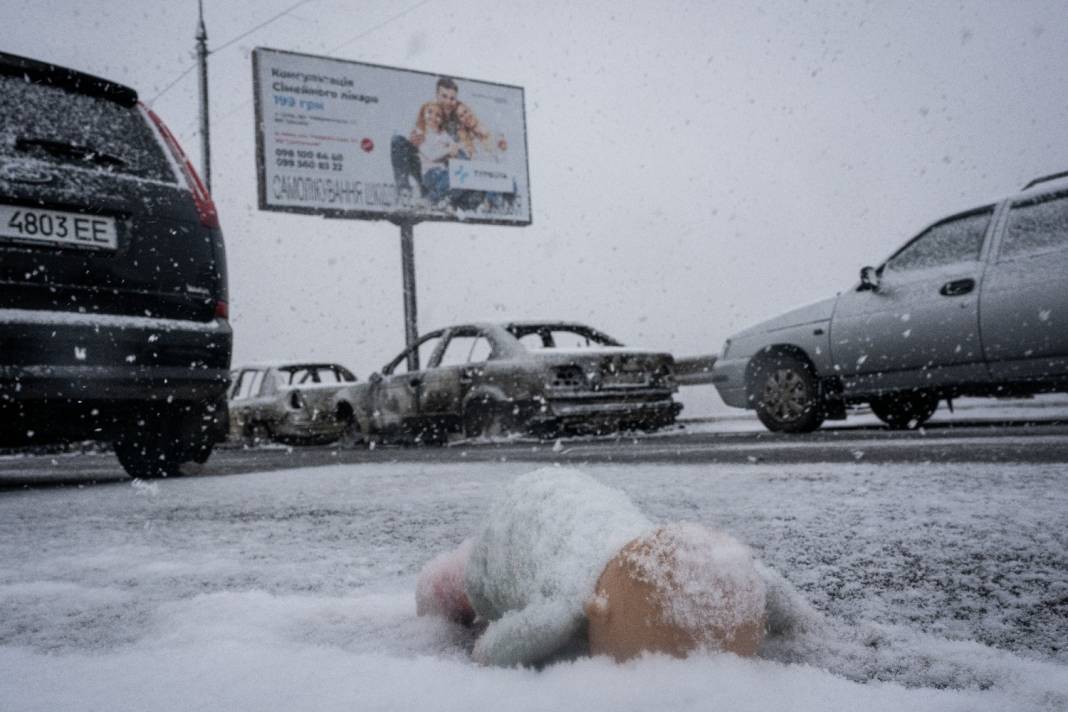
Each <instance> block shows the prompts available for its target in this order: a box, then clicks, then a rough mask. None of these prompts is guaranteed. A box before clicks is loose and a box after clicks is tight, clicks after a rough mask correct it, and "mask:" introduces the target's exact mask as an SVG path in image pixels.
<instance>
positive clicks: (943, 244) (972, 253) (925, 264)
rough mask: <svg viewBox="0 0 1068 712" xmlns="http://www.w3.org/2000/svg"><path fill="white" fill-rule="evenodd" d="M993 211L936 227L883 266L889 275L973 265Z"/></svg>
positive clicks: (980, 249)
mask: <svg viewBox="0 0 1068 712" xmlns="http://www.w3.org/2000/svg"><path fill="white" fill-rule="evenodd" d="M992 215H993V210H985V211H983V212H981V213H973V214H971V215H966V216H964V217H962V218H956V219H953V220H949V221H946V222H943V223H939V224H938V225H935V226H934V227H932V228H930V229H928V230H927V231H926V232H924V233H923V234H922V235H920V236H919V237H917V238H916V239H915V240H913V241H912V242H910V243H909V244H907V245H905V247H904V248H902V249H901V250H900V251H899V252H898V253H897V254H896V255H894V256H893V257H891V258H890V260H889V261H888V262H887V263H886V269H888V270H890V271H892V272H908V271H912V270H919V269H927V268H929V267H941V266H943V265H952V264H960V263H962V262H975V261H976V260H978V259H979V253H980V252H981V251H982V249H983V238H984V237H985V236H986V231H987V228H988V227H990V218H991V216H992Z"/></svg>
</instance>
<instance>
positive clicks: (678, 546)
mask: <svg viewBox="0 0 1068 712" xmlns="http://www.w3.org/2000/svg"><path fill="white" fill-rule="evenodd" d="M782 583H784V582H783V581H782V579H781V577H778V575H777V574H775V573H774V572H772V571H770V570H769V569H767V568H765V567H763V566H761V565H760V564H758V563H757V562H755V561H754V560H753V557H752V554H751V553H750V551H749V549H748V548H747V547H746V546H745V545H743V544H741V543H740V542H738V541H737V540H736V539H734V538H733V537H731V536H729V535H727V534H724V533H722V532H717V531H712V530H709V529H706V528H704V527H702V526H700V525H697V524H669V525H666V526H663V527H659V528H657V527H655V526H654V525H653V524H652V522H650V521H649V520H648V519H647V518H646V517H645V516H643V515H642V514H641V512H639V511H638V509H637V508H636V507H635V506H634V504H633V503H632V502H631V501H630V500H629V499H628V498H627V497H626V495H624V494H623V493H622V492H619V491H617V490H614V489H611V488H609V487H606V486H604V485H602V484H600V483H598V482H597V481H596V480H594V479H592V478H590V477H588V476H587V475H584V474H583V473H581V472H578V471H576V470H570V469H562V468H545V469H541V470H538V471H536V472H531V473H529V474H527V475H523V476H521V477H519V478H517V479H516V480H515V481H514V482H513V483H512V484H511V485H510V486H509V487H508V488H507V489H506V490H505V492H504V495H503V496H502V497H501V498H500V499H499V500H498V501H497V502H496V503H495V504H494V505H493V506H492V507H491V509H490V513H489V516H488V518H487V520H486V522H485V524H484V526H483V527H482V530H481V531H480V532H479V533H478V534H477V535H476V536H475V537H474V538H473V539H468V540H467V541H465V542H464V543H463V544H462V545H461V546H460V547H459V548H458V549H456V550H455V551H452V552H449V553H446V554H442V555H440V556H438V557H437V558H435V559H434V560H432V561H431V562H430V563H428V564H427V565H426V566H425V567H424V568H423V571H422V572H421V573H420V575H419V582H418V585H417V587H416V609H417V611H418V613H419V615H437V616H442V617H445V618H448V619H450V620H453V621H456V622H460V623H464V624H465V625H471V624H473V623H474V622H475V621H476V620H481V621H483V622H485V623H486V624H488V625H487V627H486V629H485V631H484V632H483V633H482V635H481V636H480V637H479V639H478V641H477V642H476V643H475V649H474V653H473V656H474V658H475V660H477V661H479V662H482V663H486V664H492V665H520V664H532V663H538V662H542V661H545V660H547V659H549V658H551V657H552V656H554V655H556V654H559V653H561V652H565V651H575V650H581V649H583V648H584V647H586V645H587V644H588V649H589V652H590V653H592V654H594V655H599V654H606V655H610V656H612V657H614V658H615V659H617V660H626V659H628V658H631V657H634V656H636V655H639V654H641V653H642V652H646V651H648V652H660V653H667V654H670V655H674V656H677V657H682V656H685V655H687V654H688V653H690V652H692V651H694V650H698V649H704V650H719V651H728V652H732V653H736V654H738V655H753V654H754V653H756V651H757V649H758V648H759V647H760V644H761V641H762V640H763V638H764V632H765V626H766V624H767V623H768V620H767V618H768V616H769V615H771V616H775V615H777V611H776V610H775V609H774V606H773V607H772V609H770V610H769V609H768V606H767V604H768V601H769V600H774V599H775V597H776V595H777V592H778V591H780V590H781V585H780V584H782Z"/></svg>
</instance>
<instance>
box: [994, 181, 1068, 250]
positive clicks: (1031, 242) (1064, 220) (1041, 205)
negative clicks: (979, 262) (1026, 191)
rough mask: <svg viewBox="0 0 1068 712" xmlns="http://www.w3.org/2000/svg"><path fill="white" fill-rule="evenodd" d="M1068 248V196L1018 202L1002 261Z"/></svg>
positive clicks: (1004, 244) (1009, 226)
mask: <svg viewBox="0 0 1068 712" xmlns="http://www.w3.org/2000/svg"><path fill="white" fill-rule="evenodd" d="M1065 249H1068V196H1054V197H1052V198H1045V199H1043V200H1042V202H1031V203H1017V204H1016V205H1013V206H1012V210H1011V211H1010V212H1009V223H1008V226H1007V227H1006V228H1005V238H1004V241H1003V242H1002V244H1001V256H1000V258H1001V259H1009V260H1011V259H1013V258H1015V257H1026V256H1029V255H1040V254H1043V253H1046V252H1054V251H1057V250H1065Z"/></svg>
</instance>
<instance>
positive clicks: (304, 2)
mask: <svg viewBox="0 0 1068 712" xmlns="http://www.w3.org/2000/svg"><path fill="white" fill-rule="evenodd" d="M309 2H312V0H300V2H298V3H295V4H294V5H293V6H291V7H289V8H286V9H285V10H282V12H280V13H278V14H277V15H275V16H274V17H272V18H271V19H269V20H264V21H263V22H261V23H260V24H258V25H256V26H255V27H253V28H252V29H251V30H249V31H248V32H242V33H241V34H240V35H238V36H237V37H235V38H233V39H232V40H229V41H228V42H225V43H223V44H222V45H220V46H218V47H216V48H215V49H213V50H211V52H210V53H209V54H214V53H215V52H221V51H222V50H224V49H226V48H227V47H229V46H230V45H232V44H233V43H234V42H237V41H238V40H241V39H244V38H245V37H248V36H249V35H251V34H252V33H253V32H255V31H256V30H258V29H260V28H261V27H265V26H267V25H269V24H271V23H272V22H274V21H275V20H277V19H278V18H280V17H282V16H283V15H288V14H289V13H291V12H293V11H294V10H296V9H297V8H298V7H300V6H301V5H307V4H308V3H309Z"/></svg>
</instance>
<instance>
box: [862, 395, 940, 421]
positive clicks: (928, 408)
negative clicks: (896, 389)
mask: <svg viewBox="0 0 1068 712" xmlns="http://www.w3.org/2000/svg"><path fill="white" fill-rule="evenodd" d="M936 410H938V396H936V395H934V394H933V393H927V392H924V391H916V392H907V393H891V394H890V395H885V396H880V397H878V398H873V399H872V401H871V412H872V413H875V415H876V417H878V418H879V420H881V421H883V422H884V423H886V424H887V425H888V426H889V427H890V429H891V430H912V429H914V428H918V427H920V426H921V425H923V424H924V423H926V422H927V421H928V420H930V419H931V416H932V415H934V414H935V411H936Z"/></svg>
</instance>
